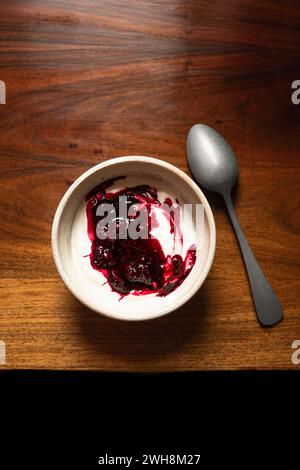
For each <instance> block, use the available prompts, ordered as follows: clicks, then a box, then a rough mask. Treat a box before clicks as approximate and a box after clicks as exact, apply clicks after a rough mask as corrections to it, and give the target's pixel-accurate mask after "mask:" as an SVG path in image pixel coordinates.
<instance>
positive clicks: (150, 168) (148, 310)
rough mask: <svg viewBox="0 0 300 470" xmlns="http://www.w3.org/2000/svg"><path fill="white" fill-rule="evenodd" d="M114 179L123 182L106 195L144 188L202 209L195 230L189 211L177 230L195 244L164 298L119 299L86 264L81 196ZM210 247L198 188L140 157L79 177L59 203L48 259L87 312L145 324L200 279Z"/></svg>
mask: <svg viewBox="0 0 300 470" xmlns="http://www.w3.org/2000/svg"><path fill="white" fill-rule="evenodd" d="M120 176H122V177H125V178H126V179H124V180H118V181H116V182H115V183H114V185H113V186H112V188H111V189H110V191H111V190H112V191H114V190H117V189H122V187H123V188H124V187H125V186H126V187H127V186H128V187H131V186H135V185H137V184H149V185H151V186H153V187H155V188H156V189H157V191H158V194H159V195H161V196H162V195H167V196H171V197H172V198H173V199H174V200H175V199H176V200H178V201H180V204H181V205H183V204H192V205H193V206H195V205H196V204H197V205H199V206H197V207H201V208H202V222H201V227H200V226H199V225H198V222H199V220H198V219H197V218H196V216H195V213H193V215H192V217H190V218H187V220H188V222H185V225H184V226H183V228H182V230H183V239H184V243H185V245H186V246H187V245H188V244H191V243H194V244H196V246H197V256H196V260H195V263H194V265H193V267H192V269H191V271H190V272H189V274H188V275H187V277H186V278H185V279H184V280H183V282H181V284H180V285H178V286H177V287H176V289H174V290H173V291H172V292H170V293H169V294H168V295H165V296H160V295H157V294H155V293H151V294H147V295H133V294H131V293H130V294H128V295H126V296H124V297H123V298H122V297H120V295H119V294H118V293H117V292H114V291H113V290H112V289H111V287H110V285H109V284H108V282H106V281H107V280H106V279H105V277H104V276H103V274H102V273H101V272H99V271H97V270H95V269H93V267H92V265H91V261H90V257H89V254H90V252H91V241H90V239H89V236H88V232H87V216H86V195H87V194H88V193H89V192H90V191H92V190H93V188H95V187H96V186H97V185H99V184H100V183H101V182H103V181H106V180H110V179H112V178H118V177H120ZM184 207H186V206H184ZM195 207H196V206H195ZM194 212H195V211H194ZM200 219H201V217H200ZM184 220H185V219H184ZM187 224H189V225H187ZM215 246H216V229H215V222H214V217H213V214H212V211H211V209H210V206H209V204H208V202H207V200H206V198H205V196H204V194H203V193H202V191H201V190H200V189H199V187H198V186H197V185H196V184H195V183H194V181H193V180H192V179H191V178H190V177H189V176H187V175H186V174H185V173H184V172H183V171H181V170H179V169H178V168H176V167H175V166H173V165H171V164H169V163H166V162H165V161H162V160H159V159H157V158H152V157H145V156H126V157H118V158H113V159H110V160H108V161H105V162H103V163H100V164H98V165H96V166H94V167H92V168H91V169H90V170H88V171H86V172H85V173H83V174H82V175H81V176H80V177H79V178H78V179H77V180H76V181H75V182H74V183H73V184H72V185H71V186H70V188H69V189H68V190H67V191H66V193H65V195H64V196H63V198H62V200H61V201H60V203H59V206H58V208H57V211H56V213H55V217H54V220H53V225H52V252H53V257H54V261H55V264H56V267H57V270H58V272H59V274H60V276H61V278H62V280H63V281H64V283H65V284H66V286H67V287H68V289H69V290H70V291H71V292H72V293H73V294H74V296H75V297H77V299H78V300H80V301H81V302H82V303H83V304H84V305H86V306H87V307H89V308H90V309H92V310H94V311H96V312H98V313H100V314H103V315H106V316H107V317H111V318H115V319H120V320H134V321H138V320H150V319H153V318H157V317H160V316H162V315H166V314H168V313H170V312H172V311H174V310H176V309H177V308H179V307H180V306H182V305H183V304H184V303H185V302H187V301H188V300H189V299H190V298H191V297H192V296H193V295H194V294H195V293H196V292H197V291H198V289H199V288H200V287H201V285H202V284H203V282H204V281H205V279H206V277H207V275H208V272H209V270H210V268H211V265H212V262H213V258H214V253H215Z"/></svg>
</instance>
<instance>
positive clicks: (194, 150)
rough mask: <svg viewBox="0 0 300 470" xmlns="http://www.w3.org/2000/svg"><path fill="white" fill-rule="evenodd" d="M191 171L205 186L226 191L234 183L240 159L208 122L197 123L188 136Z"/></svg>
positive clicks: (218, 190)
mask: <svg viewBox="0 0 300 470" xmlns="http://www.w3.org/2000/svg"><path fill="white" fill-rule="evenodd" d="M187 155H188V162H189V166H190V168H191V171H192V173H193V175H194V177H195V178H196V180H197V181H198V183H200V184H201V186H203V187H204V188H206V189H208V190H209V191H214V192H217V193H221V194H223V193H224V192H228V191H230V190H231V189H232V187H233V186H234V185H235V183H236V181H237V179H238V175H239V169H238V163H237V160H236V157H235V155H234V152H233V150H232V148H231V147H230V145H229V144H228V143H227V142H226V140H225V139H224V138H223V137H222V136H221V134H219V133H218V132H217V131H215V130H214V129H212V128H211V127H209V126H206V125H205V124H195V125H194V126H193V127H192V128H191V130H190V131H189V134H188V138H187Z"/></svg>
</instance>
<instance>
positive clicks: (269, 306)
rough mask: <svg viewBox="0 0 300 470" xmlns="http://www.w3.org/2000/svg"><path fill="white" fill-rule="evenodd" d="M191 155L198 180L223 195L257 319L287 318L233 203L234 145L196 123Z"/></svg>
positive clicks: (190, 136) (189, 142) (270, 322)
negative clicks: (239, 250)
mask: <svg viewBox="0 0 300 470" xmlns="http://www.w3.org/2000/svg"><path fill="white" fill-rule="evenodd" d="M187 156H188V162H189V166H190V169H191V171H192V173H193V175H194V177H195V179H196V180H197V181H198V183H199V184H201V185H202V186H203V187H204V188H206V189H208V190H209V191H214V192H216V193H220V194H221V195H222V196H223V198H224V200H225V204H226V207H227V209H228V213H229V216H230V219H231V222H232V225H233V228H234V230H235V233H236V236H237V239H238V241H239V244H240V248H241V252H242V255H243V259H244V263H245V266H246V269H247V273H248V278H249V282H250V286H251V290H252V296H253V301H254V305H255V309H256V314H257V318H258V320H259V321H260V323H261V324H262V325H264V326H271V325H275V323H278V322H279V321H280V320H281V319H282V318H283V313H282V307H281V305H280V302H279V300H278V298H277V296H276V294H275V292H274V291H273V289H272V287H271V286H270V284H269V283H268V281H267V279H266V278H265V276H264V274H263V272H262V270H261V269H260V267H259V265H258V263H257V261H256V258H255V256H254V255H253V253H252V251H251V248H250V247H249V245H248V242H247V240H246V238H245V236H244V234H243V232H242V229H241V227H240V224H239V221H238V219H237V216H236V213H235V210H234V207H233V204H232V199H231V189H232V188H233V186H234V185H235V183H236V181H237V178H238V174H239V170H238V164H237V161H236V158H235V155H234V153H233V150H232V148H231V147H230V146H229V144H228V143H227V142H226V140H225V139H224V138H223V137H222V136H221V135H220V134H219V133H218V132H216V131H215V130H214V129H212V128H211V127H208V126H205V125H204V124H196V125H195V126H193V127H192V128H191V129H190V131H189V134H188V138H187Z"/></svg>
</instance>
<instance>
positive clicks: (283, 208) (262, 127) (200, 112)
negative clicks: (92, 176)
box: [0, 0, 300, 371]
mask: <svg viewBox="0 0 300 470" xmlns="http://www.w3.org/2000/svg"><path fill="white" fill-rule="evenodd" d="M0 79H1V80H4V81H5V82H6V85H7V104H6V105H1V106H0V116H1V118H0V156H1V176H0V183H1V199H0V237H1V241H0V249H1V309H0V340H2V341H5V343H6V349H7V365H6V366H1V367H0V368H25V369H26V368H33V369H38V368H55V369H99V370H130V371H173V370H213V369H227V368H229V369H245V368H246V369H247V368H259V369H273V368H274V369H282V368H294V369H297V368H298V369H299V367H300V366H294V365H293V364H292V363H291V354H292V349H291V344H292V342H293V341H294V340H296V339H300V305H299V304H300V302H299V300H300V285H299V261H300V260H299V229H300V227H299V196H300V194H299V183H300V164H299V159H300V132H299V131H300V105H299V106H295V105H293V104H292V102H291V83H292V81H293V80H296V79H300V8H299V1H298V0H295V1H292V0H285V1H279V0H278V1H275V0H273V1H271V0H270V1H263V0H262V1H254V0H226V1H223V0H222V1H221V0H214V1H202V0H160V1H153V0H151V1H150V0H135V1H134V0H126V1H125V0H123V1H121V0H118V1H115V0H107V1H102V0H85V1H84V0H68V1H62V0H49V1H47V0H30V1H26V0H10V1H6V2H1V15H0ZM196 122H204V123H207V124H208V125H211V126H213V127H215V128H216V129H217V130H219V131H220V132H221V133H222V134H223V135H224V136H225V137H226V138H227V139H228V141H229V142H230V143H231V145H232V147H233V148H234V150H235V152H236V154H237V156H238V160H239V164H240V183H239V187H238V189H237V191H236V192H235V204H236V209H237V213H238V215H239V218H240V221H241V224H242V226H243V228H244V230H245V233H246V235H247V237H248V240H249V242H250V244H251V246H252V248H253V251H254V252H255V254H256V256H257V258H258V260H259V262H260V263H261V266H262V267H263V270H264V271H265V274H266V275H267V277H268V278H269V280H270V282H271V284H272V285H273V287H274V289H275V290H276V292H277V293H278V295H279V297H280V299H281V301H282V305H283V307H284V312H285V319H284V321H283V322H282V323H281V324H280V325H278V326H276V327H274V328H272V329H262V328H261V327H260V326H259V325H258V324H257V322H256V318H255V314H254V310H253V306H252V301H251V296H250V291H249V287H248V282H247V278H246V274H245V270H244V267H243V264H242V260H241V256H240V253H239V249H238V246H237V243H236V240H235V237H234V235H233V232H232V229H231V227H230V225H229V222H228V219H227V216H226V214H225V211H224V205H223V203H222V201H220V199H219V198H218V197H211V196H209V201H210V202H211V204H212V208H213V211H214V215H215V219H216V224H217V250H216V257H215V261H214V265H213V268H212V270H211V272H210V275H209V277H208V279H207V281H206V283H205V285H204V286H203V287H202V288H201V290H200V291H199V292H198V293H197V294H196V296H195V297H194V298H193V299H192V300H191V301H190V302H189V303H188V304H186V305H185V306H184V307H183V308H181V309H180V310H179V311H177V312H174V313H173V314H171V315H169V316H167V317H165V318H162V319H159V320H155V321H152V322H146V323H136V324H132V323H122V322H117V321H110V320H108V319H106V318H103V317H101V316H98V315H97V314H95V313H93V312H91V311H89V310H88V309H86V308H85V307H83V306H82V305H81V304H80V303H79V302H78V301H77V300H76V299H75V298H74V297H73V296H72V295H71V294H70V293H69V292H68V290H67V289H66V287H65V286H64V284H63V283H62V281H61V280H60V278H59V276H58V274H57V272H56V270H55V267H54V264H53V261H52V255H51V246H50V230H51V223H52V219H53V215H54V212H55V209H56V207H57V205H58V203H59V200H60V198H61V197H62V195H63V193H64V192H65V190H66V189H67V188H68V186H69V185H70V184H71V182H72V181H74V179H76V178H77V177H78V176H79V175H80V174H81V173H82V172H83V171H85V170H86V169H88V168H90V167H91V166H92V165H94V164H96V163H98V162H101V161H104V160H106V159H108V158H110V157H113V156H119V155H134V154H142V155H150V156H151V155H152V156H156V157H159V158H162V159H164V160H166V161H168V162H170V163H173V164H174V165H176V166H178V167H179V168H181V169H182V170H184V171H185V172H187V173H189V171H188V168H187V164H186V156H185V140H186V136H187V132H188V130H189V128H190V127H191V126H192V125H193V124H194V123H196ZM299 370H300V369H299Z"/></svg>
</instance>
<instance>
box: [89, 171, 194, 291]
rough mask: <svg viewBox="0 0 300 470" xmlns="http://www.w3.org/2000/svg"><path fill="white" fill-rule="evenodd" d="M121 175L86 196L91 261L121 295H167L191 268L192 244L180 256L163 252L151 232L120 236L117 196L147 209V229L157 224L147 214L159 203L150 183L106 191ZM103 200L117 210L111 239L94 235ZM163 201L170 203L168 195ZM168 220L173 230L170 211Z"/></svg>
mask: <svg viewBox="0 0 300 470" xmlns="http://www.w3.org/2000/svg"><path fill="white" fill-rule="evenodd" d="M124 178H125V177H123V176H122V177H119V178H114V179H110V180H107V181H104V182H103V183H101V184H100V185H98V186H97V187H95V188H94V189H93V190H92V191H90V192H89V193H88V194H87V196H86V201H87V205H86V214H87V226H88V236H89V238H90V240H91V244H92V245H91V253H90V255H89V257H90V262H91V265H92V267H93V268H94V269H96V270H97V271H99V272H101V273H102V274H103V275H104V276H105V278H106V279H107V282H108V283H109V285H110V287H111V289H112V290H113V291H115V292H118V293H119V294H120V296H121V298H122V297H124V296H126V295H128V294H129V293H130V294H133V295H145V294H153V293H156V294H157V295H159V296H166V295H168V294H169V293H170V292H172V291H173V290H174V289H175V288H176V287H178V286H179V285H180V284H181V283H182V282H183V280H184V279H185V278H186V277H187V276H188V274H189V273H190V271H191V270H192V268H193V266H194V264H195V261H196V250H195V246H191V247H190V249H189V250H187V253H186V256H185V258H184V259H183V258H182V257H181V255H179V254H175V255H173V256H171V255H167V256H165V254H164V252H163V249H162V247H161V244H160V242H159V240H158V239H157V238H155V237H154V236H153V234H151V235H150V236H149V238H146V239H145V238H137V239H136V240H135V239H132V238H129V237H127V238H126V239H124V238H122V239H121V238H119V237H118V233H119V232H118V228H119V225H118V224H119V221H120V218H119V197H120V196H126V197H127V204H128V207H129V206H131V205H132V204H135V205H136V204H138V205H141V206H142V207H143V208H146V209H147V214H148V231H149V233H150V231H151V229H152V228H155V224H157V221H156V218H155V217H153V216H152V217H150V214H151V215H153V212H152V209H153V208H155V207H161V202H160V201H159V200H158V197H157V191H156V189H155V188H153V187H151V186H149V185H140V186H135V187H126V188H124V189H122V190H120V191H117V192H107V189H108V188H109V187H110V186H112V185H113V184H114V183H115V181H117V180H121V179H124ZM176 202H177V203H178V201H176ZM104 203H109V204H112V205H113V207H114V210H115V213H116V234H117V236H116V237H114V238H113V239H112V238H109V237H108V236H107V237H106V238H105V239H100V238H98V236H97V232H96V227H97V224H98V222H99V220H101V216H97V215H96V211H97V208H98V207H99V206H100V205H101V204H104ZM164 204H167V205H168V206H169V207H172V201H171V199H170V198H167V199H166V200H165V201H164ZM169 220H170V233H171V234H174V219H173V217H172V212H171V214H170V217H169ZM131 221H132V217H128V219H127V220H126V223H127V224H129V223H130V222H131ZM123 222H124V220H123ZM127 226H128V225H127Z"/></svg>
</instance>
